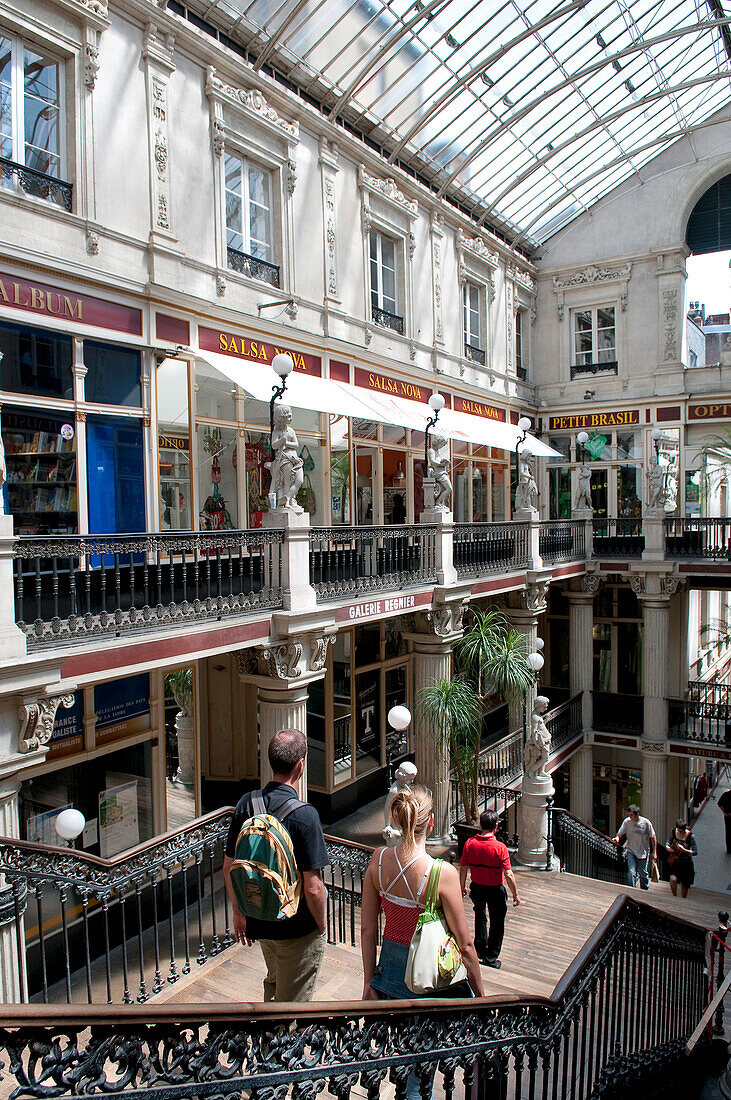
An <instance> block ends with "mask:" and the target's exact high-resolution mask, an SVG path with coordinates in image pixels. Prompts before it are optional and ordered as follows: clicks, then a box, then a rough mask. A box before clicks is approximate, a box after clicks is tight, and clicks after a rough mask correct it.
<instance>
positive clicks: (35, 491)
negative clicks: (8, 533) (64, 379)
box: [2, 410, 78, 535]
mask: <svg viewBox="0 0 731 1100" xmlns="http://www.w3.org/2000/svg"><path fill="white" fill-rule="evenodd" d="M2 436H3V444H4V446H5V460H6V465H7V491H8V502H9V510H10V514H11V515H12V516H13V517H14V518H15V533H16V535H69V534H75V533H76V532H77V530H78V522H77V519H78V516H77V495H76V438H75V435H74V432H73V428H72V426H71V425H69V424H66V423H65V422H64V421H63V420H61V419H59V418H50V417H45V416H37V415H34V414H33V415H28V414H24V413H15V412H10V411H5V410H3V417H2Z"/></svg>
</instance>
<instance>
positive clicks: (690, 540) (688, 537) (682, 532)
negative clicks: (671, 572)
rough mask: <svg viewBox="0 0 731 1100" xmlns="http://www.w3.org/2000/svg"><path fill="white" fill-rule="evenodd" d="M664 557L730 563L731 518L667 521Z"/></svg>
mask: <svg viewBox="0 0 731 1100" xmlns="http://www.w3.org/2000/svg"><path fill="white" fill-rule="evenodd" d="M665 556H666V557H668V558H705V559H708V560H710V561H731V519H716V518H713V517H708V516H694V517H693V518H690V519H688V518H683V519H673V518H671V519H666V520H665Z"/></svg>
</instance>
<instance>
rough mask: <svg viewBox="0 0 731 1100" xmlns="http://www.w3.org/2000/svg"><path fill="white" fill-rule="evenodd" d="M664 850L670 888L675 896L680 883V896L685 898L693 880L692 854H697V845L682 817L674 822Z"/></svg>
mask: <svg viewBox="0 0 731 1100" xmlns="http://www.w3.org/2000/svg"><path fill="white" fill-rule="evenodd" d="M665 852H666V855H665V862H666V863H667V865H668V870H669V871H670V889H671V890H672V892H673V894H674V895H675V896H676V897H677V894H678V885H680V896H681V898H687V896H688V890H689V889H690V887H691V886H692V885H693V882H694V880H695V865H694V863H693V856H697V855H698V845H697V844H696V842H695V837H694V836H693V834H692V832H691V831H690V829H689V828H688V826H687V825H686V823H685V822H684V821H683V820H682V819H680V820H678V821H676V822H675V828H674V829H673V831H672V833H671V834H670V836H669V837H668V842H667V844H666V845H665Z"/></svg>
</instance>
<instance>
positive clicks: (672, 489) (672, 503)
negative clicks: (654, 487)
mask: <svg viewBox="0 0 731 1100" xmlns="http://www.w3.org/2000/svg"><path fill="white" fill-rule="evenodd" d="M675 470H676V467H675V466H670V467H668V469H667V472H666V474H665V503H664V505H663V507H664V509H665V512H666V513H671V512H674V511H675V509H676V508H677V506H678V478H677V475H676V473H675Z"/></svg>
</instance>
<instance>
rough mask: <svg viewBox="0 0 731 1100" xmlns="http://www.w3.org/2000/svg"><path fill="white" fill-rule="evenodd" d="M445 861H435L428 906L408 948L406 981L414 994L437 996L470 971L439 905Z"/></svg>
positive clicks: (430, 881) (428, 887) (465, 976)
mask: <svg viewBox="0 0 731 1100" xmlns="http://www.w3.org/2000/svg"><path fill="white" fill-rule="evenodd" d="M443 862H444V860H441V859H435V860H434V863H433V865H432V869H431V872H430V874H429V883H428V885H427V888H426V905H425V907H424V912H423V913H422V914H421V915H420V917H419V919H418V921H417V923H416V928H415V930H414V934H413V936H412V937H411V943H410V945H409V955H408V958H407V960H406V974H405V975H404V981H405V982H406V985H407V986H408V988H409V989H410V990H411V992H412V993H438V992H439V991H440V990H441V989H447V988H448V987H449V986H450V985H452V984H453V983H455V982H461V981H464V980H465V979H466V978H467V971H466V970H465V968H464V963H463V962H462V952H461V951H460V949H459V947H458V946H457V941H456V940H455V938H454V936H453V935H452V933H451V932H450V931H449V926H448V925H447V922H446V920H445V918H444V913H443V912H442V909H441V907H440V906H439V904H438V900H437V899H438V897H439V876H440V874H441V870H442V864H443Z"/></svg>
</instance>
